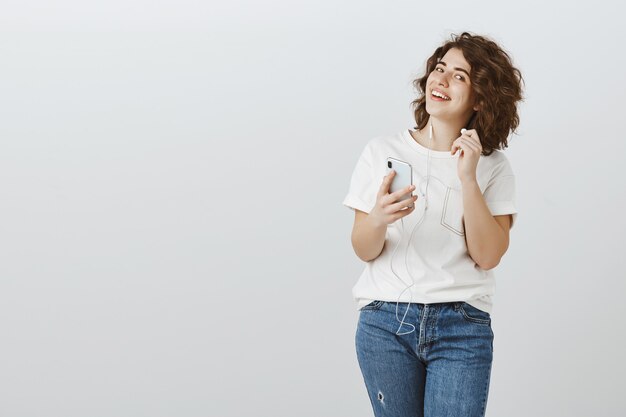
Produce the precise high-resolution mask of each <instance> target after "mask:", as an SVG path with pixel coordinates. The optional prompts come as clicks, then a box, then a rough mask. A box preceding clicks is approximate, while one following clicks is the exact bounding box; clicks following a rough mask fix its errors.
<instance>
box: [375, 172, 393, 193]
mask: <svg viewBox="0 0 626 417" xmlns="http://www.w3.org/2000/svg"><path fill="white" fill-rule="evenodd" d="M395 173H396V171H394V170H393V169H392V170H391V171H389V173H388V174H387V175H385V176H384V177H383V182H382V183H381V184H380V188H379V189H378V197H379V198H380V197H382V196H384V195H386V194H387V193H388V192H389V187H390V186H391V182H392V181H393V176H394V175H395Z"/></svg>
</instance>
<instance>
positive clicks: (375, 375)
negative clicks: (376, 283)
mask: <svg viewBox="0 0 626 417" xmlns="http://www.w3.org/2000/svg"><path fill="white" fill-rule="evenodd" d="M396 304H397V305H398V309H397V316H396ZM407 307H409V311H408V312H407V315H406V317H405V318H404V320H403V321H404V324H402V328H400V320H402V317H403V316H404V313H405V311H406V309H407ZM396 317H397V319H396ZM407 323H411V324H412V325H413V326H415V330H413V327H411V326H408V325H407ZM399 328H400V329H399ZM398 330H399V331H398ZM397 333H398V334H400V335H398V334H397ZM493 336H494V335H493V331H492V330H491V316H490V314H489V313H487V312H485V311H482V310H479V309H477V308H476V307H473V306H471V305H470V304H468V303H466V302H463V301H458V302H449V303H433V304H420V303H411V304H410V305H409V303H396V302H395V301H378V300H377V301H373V302H371V303H370V304H368V305H366V306H365V307H363V308H362V309H361V311H360V312H359V322H358V326H357V330H356V335H355V342H356V352H357V358H358V362H359V367H360V368H361V373H362V374H363V379H364V381H365V386H366V387H367V393H368V395H369V398H370V402H371V404H372V408H373V409H374V415H375V416H376V417H418V416H419V417H482V416H484V415H485V408H486V406H487V396H488V394H489V378H490V376H491V363H492V359H493Z"/></svg>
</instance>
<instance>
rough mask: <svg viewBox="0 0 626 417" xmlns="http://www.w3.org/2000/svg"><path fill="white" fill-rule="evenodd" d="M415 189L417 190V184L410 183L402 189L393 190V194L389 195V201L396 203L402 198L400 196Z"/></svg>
mask: <svg viewBox="0 0 626 417" xmlns="http://www.w3.org/2000/svg"><path fill="white" fill-rule="evenodd" d="M413 190H415V186H414V185H409V186H407V187H404V188H402V189H400V190H397V191H396V192H393V193H391V194H389V196H388V201H389V202H390V203H395V202H396V201H398V200H399V199H400V197H402V196H403V195H405V194H410V193H411V192H413Z"/></svg>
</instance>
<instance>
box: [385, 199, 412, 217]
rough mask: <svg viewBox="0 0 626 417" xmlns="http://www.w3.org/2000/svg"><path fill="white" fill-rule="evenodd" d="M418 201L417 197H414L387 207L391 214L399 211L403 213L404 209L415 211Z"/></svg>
mask: <svg viewBox="0 0 626 417" xmlns="http://www.w3.org/2000/svg"><path fill="white" fill-rule="evenodd" d="M416 201H417V196H416V195H413V196H411V197H409V198H407V199H404V200H402V201H398V202H397V203H394V204H391V205H389V206H387V207H388V208H389V213H390V214H391V213H396V212H397V211H399V210H400V211H401V210H402V209H404V208H408V209H413V208H415V202H416Z"/></svg>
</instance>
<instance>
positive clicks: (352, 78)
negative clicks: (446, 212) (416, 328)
mask: <svg viewBox="0 0 626 417" xmlns="http://www.w3.org/2000/svg"><path fill="white" fill-rule="evenodd" d="M612 5H613V3H611V2H608V1H595V2H586V3H572V2H566V1H555V2H524V3H503V2H499V1H488V2H462V1H448V2H429V3H425V2H418V1H393V2H383V1H344V2H334V1H307V2H291V1H271V2H269V1H268V2H255V1H245V2H225V1H223V2H208V3H206V2H201V1H188V0H184V1H177V2H173V1H162V2H149V1H146V0H144V1H136V0H133V1H115V0H109V1H106V2H104V1H98V2H79V1H69V0H67V1H55V2H47V1H30V2H24V1H19V2H18V1H15V0H11V1H3V2H2V5H1V8H0V52H1V54H0V56H1V57H2V58H1V62H2V64H1V65H0V88H1V90H0V91H1V93H0V114H1V117H0V119H1V121H0V245H1V246H0V330H1V334H2V337H1V342H0V415H1V416H2V417H5V416H6V417H26V416H28V417H30V416H32V417H35V416H36V417H40V416H46V417H57V416H58V417H84V416H90V417H99V416H115V417H126V416H128V417H135V416H146V417H159V416H179V417H187V416H189V417H191V416H220V417H230V416H233V417H234V416H268V417H269V416H273V417H276V416H294V415H297V416H299V417H307V416H320V415H323V416H326V417H332V416H337V417H345V416H369V415H373V414H372V411H371V406H370V403H369V399H368V397H367V392H366V390H365V384H364V381H363V379H362V376H361V373H360V370H359V368H358V363H357V360H356V352H355V348H354V334H355V330H356V323H357V319H358V312H357V311H356V304H355V301H354V300H353V299H352V295H351V288H352V286H353V285H354V284H355V283H356V280H357V279H358V276H359V275H360V273H361V271H362V269H363V267H364V264H363V263H362V262H361V261H360V260H359V259H358V258H357V256H356V255H355V254H354V252H353V250H352V246H351V243H350V233H351V229H352V223H353V212H352V211H350V210H348V209H347V208H346V207H344V206H342V204H341V202H342V200H343V198H344V196H345V194H346V193H347V190H348V185H349V180H350V175H351V173H352V170H353V168H354V165H355V163H356V160H357V158H358V156H359V153H360V151H361V150H362V148H363V146H364V145H365V143H366V142H367V141H368V140H369V139H371V138H372V137H374V136H378V135H383V134H393V133H396V132H398V131H400V130H402V129H407V128H409V127H413V126H414V124H413V121H412V115H411V111H410V107H409V103H410V101H411V100H413V98H414V97H415V92H414V91H413V89H412V87H411V81H412V80H413V78H415V77H416V76H418V75H420V71H423V69H424V65H425V60H426V59H427V58H428V56H430V55H431V54H432V52H433V51H434V49H435V48H436V47H437V46H439V45H440V44H442V43H443V42H445V41H446V40H447V39H449V37H450V34H452V33H461V32H462V31H464V30H468V31H470V32H472V33H475V34H483V35H486V36H489V37H491V38H492V39H494V40H496V41H497V42H499V43H500V44H501V45H502V46H503V48H505V50H507V51H508V52H509V53H510V54H511V56H512V57H513V61H514V64H515V65H516V66H517V67H518V68H519V69H520V70H521V71H522V75H523V77H524V80H525V82H526V85H525V90H524V96H525V101H524V102H523V103H522V104H521V105H520V108H519V110H520V118H521V124H520V128H519V130H518V134H517V135H512V136H511V139H510V141H509V148H508V149H507V150H506V151H505V152H506V155H507V157H508V158H509V161H510V162H511V165H512V167H513V169H514V171H515V174H516V182H517V205H518V209H519V216H518V220H517V223H516V225H515V227H514V228H513V229H512V231H511V243H510V247H509V250H508V252H507V254H506V255H505V257H504V258H503V260H502V262H501V263H500V265H498V267H497V268H496V270H495V273H496V276H497V294H496V296H495V298H494V311H493V313H492V319H493V321H492V327H493V330H494V334H495V339H494V363H493V371H492V377H491V387H490V392H489V401H488V406H487V416H508V417H518V416H519V417H522V416H524V417H525V416H530V415H532V416H548V417H555V416H567V417H588V416H603V417H605V416H623V415H625V414H626V406H625V404H624V402H625V400H624V396H623V395H622V394H623V386H624V384H623V382H621V381H622V380H621V376H622V375H624V374H626V365H625V363H624V360H623V354H621V353H620V352H623V350H624V342H625V341H626V340H625V337H624V324H623V318H624V315H625V313H626V309H625V307H624V301H623V296H624V293H625V290H626V285H625V283H624V282H625V279H626V276H625V274H624V270H625V266H626V261H625V259H626V256H624V255H623V253H622V249H623V247H624V244H623V242H622V241H620V239H621V238H622V237H624V232H625V231H626V227H625V226H626V221H625V218H624V215H623V213H624V209H625V208H626V207H625V200H626V195H625V193H626V187H625V184H624V174H623V172H622V171H623V170H624V163H623V158H624V155H625V153H626V140H624V138H623V127H622V122H623V120H624V110H625V107H624V102H625V100H626V94H625V93H626V79H625V78H624V74H623V73H624V70H623V69H624V66H625V58H624V54H623V45H622V43H621V42H620V40H621V39H624V38H625V36H626V32H625V29H624V26H623V25H622V24H621V23H622V22H621V21H619V20H618V19H619V17H618V16H619V13H616V11H615V10H614V8H613V7H612Z"/></svg>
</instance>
